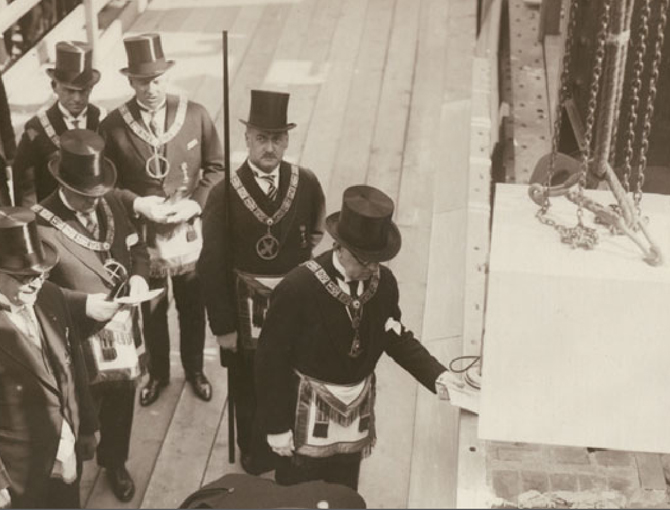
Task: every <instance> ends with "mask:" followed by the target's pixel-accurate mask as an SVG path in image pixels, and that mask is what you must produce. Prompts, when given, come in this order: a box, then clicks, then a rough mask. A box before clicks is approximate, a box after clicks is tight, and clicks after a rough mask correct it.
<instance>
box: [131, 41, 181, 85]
mask: <svg viewBox="0 0 670 510" xmlns="http://www.w3.org/2000/svg"><path fill="white" fill-rule="evenodd" d="M123 44H124V46H125V47H126V55H127V56H128V67H124V68H123V69H121V72H122V73H123V74H125V75H126V76H130V77H131V78H152V77H154V76H158V75H161V74H163V73H164V72H165V71H167V70H168V69H170V68H171V67H172V66H173V65H174V60H165V55H164V54H163V45H162V44H161V36H160V35H159V34H141V35H136V36H133V37H128V38H126V39H124V40H123Z"/></svg>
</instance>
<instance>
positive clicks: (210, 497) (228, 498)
mask: <svg viewBox="0 0 670 510" xmlns="http://www.w3.org/2000/svg"><path fill="white" fill-rule="evenodd" d="M321 502H327V503H328V508H365V500H364V499H363V498H362V497H361V496H360V494H358V493H357V492H356V491H353V490H351V489H350V488H348V487H343V486H341V485H336V484H332V483H325V482H322V481H314V482H306V483H301V484H297V485H292V486H290V487H286V486H282V485H278V484H277V483H275V482H273V481H272V480H267V479H265V478H260V477H258V476H251V475H245V474H227V475H224V476H222V477H221V478H219V479H218V480H214V481H213V482H211V483H208V484H207V485H205V486H203V487H201V488H200V489H198V490H197V491H195V492H194V493H193V494H191V495H190V496H189V497H188V498H186V500H185V501H184V502H183V503H182V504H181V505H179V508H317V507H318V505H319V503H321Z"/></svg>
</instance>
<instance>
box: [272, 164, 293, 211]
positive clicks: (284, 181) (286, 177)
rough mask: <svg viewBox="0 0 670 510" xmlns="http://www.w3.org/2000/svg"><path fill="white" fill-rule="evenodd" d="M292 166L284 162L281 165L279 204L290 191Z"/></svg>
mask: <svg viewBox="0 0 670 510" xmlns="http://www.w3.org/2000/svg"><path fill="white" fill-rule="evenodd" d="M291 166H292V165H291V164H290V163H287V162H286V161H282V162H281V163H280V164H279V192H278V194H277V200H276V202H277V203H281V201H282V200H284V197H285V196H286V192H287V191H288V185H289V183H290V182H291Z"/></svg>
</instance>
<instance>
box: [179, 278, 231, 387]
mask: <svg viewBox="0 0 670 510" xmlns="http://www.w3.org/2000/svg"><path fill="white" fill-rule="evenodd" d="M172 286H173V288H172V291H173V294H174V298H175V302H176V305H177V313H178V316H179V339H180V351H181V363H182V365H183V367H184V372H185V373H187V374H189V373H193V372H201V371H202V367H203V350H204V348H205V304H204V301H203V298H202V290H201V289H200V282H199V281H198V277H197V275H196V272H195V271H191V272H189V273H185V274H181V275H178V276H173V277H172ZM222 292H223V290H222Z"/></svg>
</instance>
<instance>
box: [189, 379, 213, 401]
mask: <svg viewBox="0 0 670 510" xmlns="http://www.w3.org/2000/svg"><path fill="white" fill-rule="evenodd" d="M186 380H187V381H188V382H189V383H191V387H192V388H193V391H194V392H195V394H196V395H197V396H198V398H200V399H202V400H204V401H205V402H209V401H210V400H212V385H211V384H209V381H208V380H207V377H206V376H205V374H204V373H202V372H193V373H191V374H186Z"/></svg>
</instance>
